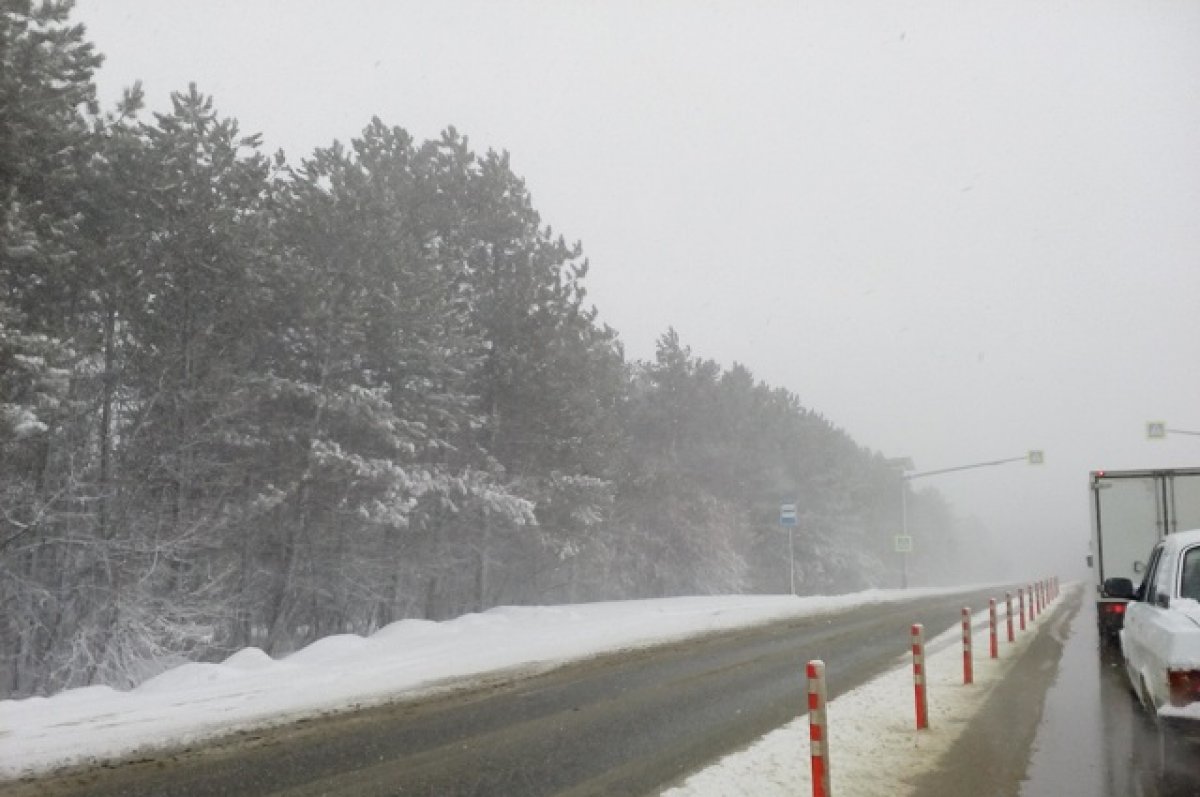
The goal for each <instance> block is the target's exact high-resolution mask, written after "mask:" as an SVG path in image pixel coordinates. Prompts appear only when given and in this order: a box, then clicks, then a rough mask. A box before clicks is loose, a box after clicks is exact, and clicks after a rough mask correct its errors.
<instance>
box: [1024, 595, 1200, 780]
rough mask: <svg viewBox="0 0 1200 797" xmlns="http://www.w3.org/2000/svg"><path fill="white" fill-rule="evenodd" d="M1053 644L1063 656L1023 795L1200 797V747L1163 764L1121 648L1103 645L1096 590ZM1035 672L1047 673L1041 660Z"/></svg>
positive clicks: (1174, 754) (1045, 661) (1085, 598)
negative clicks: (1134, 689)
mask: <svg viewBox="0 0 1200 797" xmlns="http://www.w3.org/2000/svg"><path fill="white" fill-rule="evenodd" d="M1081 593H1082V594H1081V597H1082V600H1081V602H1080V603H1081V605H1080V606H1079V607H1078V611H1073V612H1072V616H1071V617H1070V622H1067V623H1062V624H1060V625H1058V626H1057V627H1056V628H1055V633H1054V634H1052V635H1051V638H1050V639H1049V640H1047V644H1048V645H1049V646H1053V644H1054V643H1055V642H1057V643H1058V644H1059V645H1060V646H1061V648H1062V650H1061V654H1060V659H1059V662H1058V665H1057V676H1056V678H1055V680H1054V683H1053V685H1052V686H1051V688H1050V689H1049V691H1048V692H1047V693H1046V697H1045V703H1044V711H1043V715H1042V720H1041V723H1040V727H1039V729H1038V733H1037V738H1036V739H1035V740H1034V743H1033V750H1034V752H1033V755H1032V757H1031V760H1030V764H1029V768H1028V773H1027V775H1026V778H1025V781H1024V782H1023V783H1022V784H1021V790H1020V797H1064V796H1066V797H1071V796H1072V795H1078V797H1130V796H1132V797H1196V796H1197V795H1200V747H1182V748H1179V749H1176V750H1173V751H1170V752H1169V753H1168V756H1167V758H1166V759H1165V760H1164V759H1163V757H1162V749H1161V747H1160V745H1159V738H1158V734H1157V731H1156V730H1155V728H1154V727H1153V724H1152V723H1151V722H1150V721H1149V717H1148V715H1146V714H1145V713H1144V712H1143V711H1142V710H1141V709H1140V708H1139V706H1138V704H1137V703H1136V701H1135V700H1134V698H1133V694H1132V692H1131V691H1130V689H1129V685H1128V680H1127V678H1126V676H1125V671H1124V665H1123V664H1122V662H1121V653H1120V650H1119V649H1118V648H1117V647H1115V646H1113V645H1111V644H1101V640H1100V635H1099V633H1098V632H1097V629H1096V607H1095V603H1094V602H1093V601H1092V600H1091V597H1092V595H1093V592H1092V589H1091V587H1090V585H1089V586H1088V587H1087V588H1086V589H1084V590H1081ZM1035 666H1037V667H1040V668H1042V669H1045V668H1046V667H1048V666H1049V660H1048V659H1046V658H1043V660H1042V662H1041V663H1035Z"/></svg>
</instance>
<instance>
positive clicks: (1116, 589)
mask: <svg viewBox="0 0 1200 797" xmlns="http://www.w3.org/2000/svg"><path fill="white" fill-rule="evenodd" d="M1104 595H1105V597H1108V598H1124V599H1125V600H1127V601H1131V600H1133V599H1134V592H1133V582H1132V581H1130V580H1129V579H1127V578H1106V579H1104Z"/></svg>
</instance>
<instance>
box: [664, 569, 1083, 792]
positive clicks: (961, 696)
mask: <svg viewBox="0 0 1200 797" xmlns="http://www.w3.org/2000/svg"><path fill="white" fill-rule="evenodd" d="M1074 588H1078V587H1077V585H1071V586H1070V587H1068V589H1074ZM1061 600H1062V599H1061V597H1060V598H1059V599H1056V600H1055V601H1052V602H1051V603H1049V604H1048V605H1047V606H1046V608H1045V613H1043V614H1039V615H1038V617H1037V619H1036V620H1034V621H1033V622H1032V624H1029V625H1028V626H1027V629H1026V631H1025V632H1024V633H1022V632H1021V631H1020V630H1019V629H1020V624H1019V623H1018V624H1017V625H1016V626H1015V630H1014V636H1015V638H1014V641H1013V642H1012V643H1009V642H1008V634H1007V629H1006V628H1005V620H1004V608H1003V607H1001V608H1000V610H999V624H1000V629H999V645H998V652H999V658H996V659H992V658H990V656H989V644H988V612H987V611H986V610H984V611H982V612H978V613H976V614H975V615H974V617H973V618H972V628H973V630H972V650H973V653H974V655H973V656H972V662H973V667H972V669H973V672H972V675H973V679H972V680H973V683H972V684H970V685H964V684H963V656H962V643H961V639H962V632H961V630H960V629H958V628H952V629H950V630H948V631H946V632H945V633H943V634H941V635H939V636H938V637H936V638H935V639H933V640H926V643H925V654H926V655H925V666H926V674H927V675H926V679H927V680H926V682H927V684H928V686H927V702H928V707H929V727H928V728H926V729H925V730H921V731H917V730H916V709H915V705H914V703H915V700H914V694H913V674H912V657H911V655H910V654H907V653H906V654H904V655H902V656H900V657H899V659H898V660H897V666H896V668H895V669H893V670H891V671H889V672H887V673H885V674H884V675H882V676H880V677H879V678H876V679H874V680H872V681H869V682H867V683H866V684H863V685H862V686H860V687H858V688H857V689H853V690H851V691H849V692H846V693H845V694H843V695H841V696H840V697H838V698H837V699H835V700H830V701H829V702H828V703H827V704H826V711H825V714H826V724H827V726H828V727H827V733H828V738H829V775H830V784H829V788H830V791H831V792H833V793H835V794H853V795H855V797H906V796H907V795H913V794H915V791H914V790H913V789H912V788H911V787H909V786H908V785H907V784H908V783H911V782H912V779H913V778H914V777H915V776H917V775H919V774H920V773H921V772H923V771H926V770H929V769H932V768H933V767H934V766H935V765H936V764H937V761H938V759H939V758H940V757H941V756H942V755H943V754H944V753H945V752H946V751H947V750H949V749H950V746H951V745H952V744H953V743H954V741H955V739H957V738H958V736H959V734H960V733H962V731H963V730H965V729H966V727H967V723H968V722H969V721H970V719H971V717H972V716H974V714H975V712H977V711H978V710H979V709H980V708H981V707H982V706H983V703H984V701H985V700H986V699H987V696H988V693H989V692H991V690H992V687H994V686H995V685H996V684H998V683H999V682H1000V681H1001V680H1002V679H1003V678H1004V677H1005V674H1006V673H1007V672H1008V670H1009V669H1010V668H1011V667H1012V665H1013V663H1015V662H1016V661H1017V659H1018V658H1019V657H1020V656H1021V654H1022V653H1023V652H1024V651H1025V649H1026V648H1027V647H1028V646H1029V642H1030V640H1031V639H1032V638H1033V632H1035V631H1036V630H1037V627H1038V626H1039V625H1041V623H1042V620H1043V618H1044V617H1046V616H1047V613H1051V612H1054V611H1056V610H1057V608H1058V606H1059V605H1060V603H1061ZM809 749H810V748H809V728H808V718H807V717H802V718H800V719H798V720H795V721H793V722H791V723H788V724H787V725H785V726H783V727H782V728H779V729H777V730H775V731H772V732H771V733H769V734H767V735H766V736H763V737H762V738H761V739H759V740H758V741H757V742H755V743H754V744H752V745H751V746H750V747H748V748H747V749H745V750H742V751H739V752H736V753H731V754H729V755H727V756H725V757H724V758H722V759H720V760H719V761H717V762H716V763H714V764H713V765H712V766H710V767H708V768H706V769H703V770H701V771H700V772H697V773H696V774H694V775H692V776H691V777H689V778H688V779H687V780H685V781H684V782H683V784H682V785H680V786H678V787H676V788H672V789H668V790H667V791H665V792H663V794H662V797H741V795H745V794H751V793H752V794H754V795H755V797H776V795H778V796H779V797H784V795H787V797H794V795H797V794H811V793H812V779H811V774H812V772H811V760H810V757H809ZM748 784H753V787H752V788H747V786H748Z"/></svg>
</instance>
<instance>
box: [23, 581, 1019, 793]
mask: <svg viewBox="0 0 1200 797" xmlns="http://www.w3.org/2000/svg"><path fill="white" fill-rule="evenodd" d="M978 588H979V587H978V586H972V587H963V588H959V589H936V590H935V589H925V590H922V589H912V590H869V591H866V592H859V593H854V594H851V595H840V596H836V597H804V598H798V597H793V596H790V595H772V596H712V597H690V598H667V599H662V600H643V601H614V602H608V603H590V604H576V605H569V606H543V607H511V606H507V607H498V608H495V609H491V610H489V611H486V612H483V613H481V614H469V615H465V616H463V617H459V618H457V619H454V620H449V621H446V622H431V621H427V620H402V621H400V622H397V623H393V624H391V625H389V626H387V627H385V628H383V629H381V630H379V631H378V632H376V633H375V634H373V635H372V636H370V637H366V638H364V637H359V636H353V635H344V636H334V637H327V638H325V639H321V640H318V641H316V642H314V643H313V644H311V645H309V646H308V647H306V648H304V649H302V650H299V651H297V652H296V653H293V654H291V655H289V656H287V657H284V658H282V659H278V660H277V659H272V658H271V657H269V656H267V655H266V654H265V653H263V652H262V651H261V650H258V649H257V648H247V649H245V650H241V651H239V652H238V653H235V654H234V655H232V656H230V657H229V658H228V659H226V660H225V661H224V662H222V663H219V664H217V663H191V664H185V665H183V666H181V667H177V668H175V669H172V670H169V671H167V672H164V673H162V674H161V675H158V676H156V677H154V678H151V679H149V680H148V681H146V682H144V683H142V684H141V685H139V686H137V687H135V688H134V689H132V690H129V691H117V690H114V689H111V688H109V687H104V686H92V687H85V688H82V689H71V690H67V691H65V692H62V693H60V694H57V695H54V696H52V697H47V698H41V697H34V698H27V699H24V700H6V701H0V779H4V778H14V777H19V776H22V775H28V774H33V773H36V772H44V771H47V770H50V769H53V768H57V767H60V766H64V765H71V764H82V763H87V762H96V761H101V760H105V759H113V758H118V757H121V756H125V755H129V754H133V753H135V752H136V753H144V752H147V751H149V750H151V749H155V748H166V747H174V746H179V745H184V744H191V743H194V742H196V741H198V740H200V739H204V738H212V737H216V736H221V735H224V734H227V733H231V732H233V731H237V730H244V729H248V728H253V727H263V726H267V725H272V724H279V723H282V722H287V721H291V720H295V719H297V718H299V717H304V716H314V715H318V714H322V713H325V712H330V711H338V710H346V709H349V708H355V707H360V706H367V705H373V704H379V703H383V702H387V701H390V700H395V699H398V698H408V697H415V696H419V695H424V694H429V693H431V692H435V691H438V690H441V689H446V688H449V687H451V686H453V685H454V683H461V682H462V681H463V680H464V679H471V678H475V677H480V676H485V675H487V674H489V673H491V674H495V673H498V672H503V671H506V670H515V669H521V670H522V671H537V670H545V669H550V668H552V667H554V666H557V665H559V664H561V663H563V662H566V661H571V660H577V659H581V658H586V657H589V656H593V655H596V654H598V653H603V652H606V651H612V650H618V649H622V648H632V647H640V646H646V645H651V644H656V643H659V642H665V641H672V640H678V639H683V638H686V637H689V636H693V635H696V634H703V633H707V632H711V631H717V630H723V629H730V628H737V627H744V626H749V625H754V624H758V623H765V622H770V621H773V620H779V619H784V618H791V617H800V616H806V615H814V614H821V613H828V612H833V611H839V610H842V609H846V608H850V607H854V606H860V605H864V604H872V603H890V602H897V601H908V600H912V599H914V598H919V597H923V596H927V595H935V594H953V593H956V592H963V591H968V590H974V589H978ZM956 634H957V631H954V632H952V633H950V634H948V635H945V636H944V637H943V638H939V639H938V640H934V641H932V642H931V643H930V649H931V651H932V650H936V649H937V648H938V647H945V646H947V645H949V644H950V640H949V639H948V638H949V637H954V636H955V635H956ZM983 638H984V646H983V651H984V656H983V657H982V658H981V657H980V656H979V655H978V652H977V654H976V678H977V681H978V683H977V685H976V686H975V687H974V688H973V689H972V690H970V691H969V692H965V691H964V690H963V689H962V688H961V687H959V688H955V687H953V686H952V685H951V684H950V681H951V680H953V673H951V672H950V670H951V669H952V667H951V666H950V664H951V660H955V661H957V662H958V663H959V665H960V666H961V657H959V658H957V659H956V657H955V655H954V651H952V650H950V649H949V648H946V650H944V651H943V652H941V653H938V654H935V655H931V656H930V658H929V672H930V679H931V686H930V692H931V698H930V712H931V723H932V724H933V726H934V729H933V730H932V731H930V732H928V733H925V734H922V735H919V736H915V735H913V734H911V733H905V729H906V727H907V724H908V723H909V722H910V720H911V716H910V715H911V712H912V707H911V700H912V689H911V671H910V670H906V669H904V667H903V666H900V665H899V664H898V669H897V670H896V672H893V673H891V674H889V675H885V676H884V677H883V678H880V679H879V680H878V681H875V682H872V683H871V684H868V685H867V686H864V687H862V688H861V689H859V690H855V691H854V692H852V693H849V694H847V695H844V696H843V697H841V698H839V699H838V700H837V701H834V702H832V703H830V708H829V714H830V724H831V728H830V733H831V745H832V749H833V750H834V753H833V759H832V768H833V773H834V777H835V778H836V779H837V782H838V783H839V784H840V783H844V782H845V781H846V780H848V779H850V778H851V777H852V772H854V768H855V767H856V766H859V767H861V768H863V769H864V770H866V769H868V768H869V769H870V770H871V771H873V772H874V773H876V774H878V772H880V771H884V770H890V769H893V767H894V768H895V769H896V770H899V769H900V768H902V767H903V766H905V764H903V763H902V762H903V761H905V760H906V758H907V757H908V756H909V753H911V752H912V751H914V750H916V751H918V752H920V753H921V755H922V757H927V756H929V755H931V754H936V752H937V751H938V750H940V749H943V748H944V746H946V745H948V744H949V741H950V737H951V735H952V732H953V728H954V726H955V724H957V723H961V722H962V721H963V720H962V718H963V717H965V716H967V715H969V712H970V711H971V710H972V708H973V707H974V706H976V705H977V704H978V703H979V701H980V700H981V698H982V695H983V694H984V692H985V691H986V690H987V688H988V683H989V681H990V680H994V679H996V678H999V677H1001V675H1002V673H1003V670H1004V669H1005V667H1006V662H1007V661H1009V660H1011V658H1012V653H1013V652H1014V651H1009V650H1007V649H1006V648H1004V647H1002V651H1003V652H1004V653H1005V656H1006V658H1003V659H1002V660H1001V662H1000V664H998V665H996V664H991V663H989V662H987V661H986V634H985V635H984V637H983ZM1020 646H1021V643H1020V641H1019V642H1018V644H1017V646H1016V647H1018V648H1019V647H1020ZM976 649H977V651H978V650H979V649H980V648H979V646H978V644H977V647H976ZM798 666H802V663H801V664H799V665H798ZM906 678H907V679H908V683H909V687H908V689H907V690H906V689H905V688H904V683H902V682H903V681H905V679H906ZM806 739H807V729H806V728H804V727H801V725H799V724H797V725H791V726H787V727H785V728H783V729H781V730H779V731H777V732H775V733H773V734H771V735H769V736H767V737H765V738H764V740H763V741H762V742H761V743H760V744H758V745H756V746H755V747H753V748H751V750H748V751H746V752H745V753H743V754H738V755H735V756H731V757H730V758H728V759H725V760H724V761H722V762H721V763H720V764H718V765H717V766H716V767H714V768H713V769H711V770H706V771H705V772H704V773H701V774H700V775H697V776H696V778H694V779H693V780H689V781H688V782H687V783H686V784H684V786H683V787H682V788H681V789H680V790H679V791H678V792H676V794H679V795H684V794H686V795H718V794H744V793H746V792H745V789H746V783H747V780H746V779H747V778H749V777H751V775H750V773H751V772H753V773H754V775H753V776H754V777H756V778H757V777H762V778H765V779H767V780H769V781H770V783H771V784H780V783H786V784H788V786H787V789H786V791H787V792H788V793H792V794H794V793H798V792H797V791H796V789H797V784H798V783H800V782H802V781H803V782H806V778H807V777H808V771H807V767H808V753H807V750H808V746H807V742H806ZM868 749H869V750H870V751H871V754H870V755H866V753H865V751H866V750H868ZM855 751H864V752H862V753H861V754H860V753H859V752H855ZM893 758H894V759H895V762H893V761H892V759H893ZM856 761H857V762H860V763H855V762H856ZM722 772H724V773H725V774H722ZM857 777H860V778H862V779H863V780H864V782H869V781H870V778H869V777H867V776H866V774H865V773H864V774H860V775H858V776H857ZM735 784H736V787H735ZM770 788H775V789H777V790H778V791H777V792H770V791H769V789H770ZM892 788H894V787H889V789H888V790H887V792H886V793H887V794H889V795H891V794H896V792H895V791H894V790H892ZM755 793H757V794H763V795H767V794H770V793H780V794H782V793H784V787H783V786H780V785H767V784H765V783H764V787H763V790H761V791H760V790H758V789H757V788H756V789H755ZM848 793H856V794H863V795H870V794H873V793H875V792H871V791H867V790H863V791H855V790H853V789H851V790H850V791H849V792H848ZM880 793H883V792H880Z"/></svg>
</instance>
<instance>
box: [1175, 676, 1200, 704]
mask: <svg viewBox="0 0 1200 797" xmlns="http://www.w3.org/2000/svg"><path fill="white" fill-rule="evenodd" d="M1167 686H1168V687H1169V689H1170V692H1171V705H1172V706H1177V707H1182V706H1186V705H1188V704H1190V703H1195V702H1197V701H1200V670H1167Z"/></svg>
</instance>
